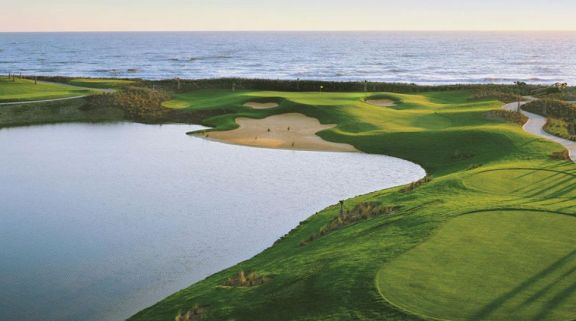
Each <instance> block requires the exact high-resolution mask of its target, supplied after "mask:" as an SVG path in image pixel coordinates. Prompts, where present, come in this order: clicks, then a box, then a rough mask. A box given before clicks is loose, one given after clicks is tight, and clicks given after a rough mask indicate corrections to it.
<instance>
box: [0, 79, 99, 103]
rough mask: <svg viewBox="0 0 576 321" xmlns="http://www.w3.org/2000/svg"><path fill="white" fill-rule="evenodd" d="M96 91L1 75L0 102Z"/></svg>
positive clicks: (52, 97) (70, 95) (80, 94)
mask: <svg viewBox="0 0 576 321" xmlns="http://www.w3.org/2000/svg"><path fill="white" fill-rule="evenodd" d="M94 93H96V91H95V90H92V89H89V88H82V87H75V86H67V85H63V84H56V83H48V82H42V81H38V82H35V81H34V80H30V79H20V78H15V79H8V77H0V103H5V102H25V101H34V100H50V99H59V98H69V97H80V96H86V95H90V94H94Z"/></svg>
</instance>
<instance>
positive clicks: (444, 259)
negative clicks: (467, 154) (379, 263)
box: [377, 211, 576, 321]
mask: <svg viewBox="0 0 576 321" xmlns="http://www.w3.org/2000/svg"><path fill="white" fill-rule="evenodd" d="M575 219H576V218H574V217H570V216H566V215H560V214H555V213H548V212H527V211H494V212H486V213H476V214H470V215H463V216H460V217H457V218H454V219H452V220H450V221H449V222H448V223H446V224H445V225H444V226H442V227H441V228H440V229H438V230H437V231H436V233H435V234H434V236H432V237H431V238H430V239H429V240H427V241H426V242H424V243H422V244H420V245H419V246H417V247H416V248H414V249H413V250H411V251H409V252H407V253H405V254H403V255H402V256H400V257H399V258H397V259H396V260H394V261H392V262H391V263H389V264H387V265H386V266H385V267H384V268H382V269H381V270H380V271H379V272H378V281H377V282H378V288H379V289H380V291H381V292H382V294H383V295H384V297H385V298H386V299H387V300H388V301H389V302H391V303H392V304H394V305H397V306H398V307H400V308H402V309H404V310H406V311H409V312H410V313H413V314H415V315H421V316H425V317H430V318H436V319H444V320H539V321H546V320H571V319H573V318H576V311H574V306H575V305H576V282H575V280H576V279H575V276H576V247H575V246H574V239H573V236H574V235H576V222H575Z"/></svg>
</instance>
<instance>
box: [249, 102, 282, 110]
mask: <svg viewBox="0 0 576 321" xmlns="http://www.w3.org/2000/svg"><path fill="white" fill-rule="evenodd" d="M244 106H245V107H250V108H254V109H271V108H276V107H278V106H279V105H278V103H258V102H255V101H250V102H247V103H245V104H244Z"/></svg>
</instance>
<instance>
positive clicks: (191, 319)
mask: <svg viewBox="0 0 576 321" xmlns="http://www.w3.org/2000/svg"><path fill="white" fill-rule="evenodd" d="M205 315H206V308H205V307H203V306H200V305H198V304H195V305H194V306H193V307H192V309H190V310H189V311H188V312H185V313H183V312H182V311H180V312H178V314H177V315H176V317H175V318H174V321H200V320H202V319H203V318H204V316H205Z"/></svg>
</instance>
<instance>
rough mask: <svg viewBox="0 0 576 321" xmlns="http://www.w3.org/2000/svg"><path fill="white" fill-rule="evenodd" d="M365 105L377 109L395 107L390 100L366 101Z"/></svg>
mask: <svg viewBox="0 0 576 321" xmlns="http://www.w3.org/2000/svg"><path fill="white" fill-rule="evenodd" d="M366 103H368V104H370V105H374V106H379V107H392V106H394V105H395V102H394V101H393V100H392V99H368V100H366Z"/></svg>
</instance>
